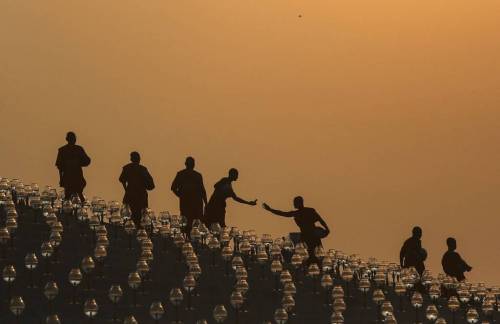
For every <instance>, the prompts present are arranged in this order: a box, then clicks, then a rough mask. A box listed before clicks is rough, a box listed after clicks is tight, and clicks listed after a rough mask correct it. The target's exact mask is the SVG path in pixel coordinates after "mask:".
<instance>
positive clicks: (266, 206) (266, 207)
mask: <svg viewBox="0 0 500 324" xmlns="http://www.w3.org/2000/svg"><path fill="white" fill-rule="evenodd" d="M262 208H264V209H265V210H270V209H271V207H269V205H268V204H266V203H263V204H262Z"/></svg>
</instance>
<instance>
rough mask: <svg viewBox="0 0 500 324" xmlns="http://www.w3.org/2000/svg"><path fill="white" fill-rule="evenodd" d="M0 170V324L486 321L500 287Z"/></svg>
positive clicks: (492, 313) (493, 312)
mask: <svg viewBox="0 0 500 324" xmlns="http://www.w3.org/2000/svg"><path fill="white" fill-rule="evenodd" d="M185 222H186V220H185V219H184V218H183V217H182V216H179V215H175V214H174V213H169V212H167V211H162V212H158V213H156V212H155V211H153V210H149V209H148V210H145V211H144V214H143V217H142V220H141V228H136V227H135V225H134V223H133V222H132V220H131V219H130V209H129V208H128V207H127V206H124V205H122V204H121V203H119V202H116V201H106V200H104V199H101V198H97V197H96V198H93V199H91V200H90V199H89V200H87V201H86V202H84V203H82V202H81V201H79V199H78V198H76V199H72V200H65V199H64V197H63V195H62V193H61V192H58V191H57V190H56V189H54V188H51V187H48V186H47V187H42V188H39V187H38V185H37V184H29V185H28V184H23V183H22V181H20V180H17V179H7V178H0V244H1V246H0V249H1V250H0V266H1V269H2V280H1V284H0V307H2V311H1V312H0V323H71V322H73V323H86V322H89V323H90V322H95V323H111V322H116V323H197V324H203V323H252V324H253V323H279V324H284V323H297V324H298V323H334V324H335V323H374V322H379V323H424V322H425V323H437V324H443V323H494V322H496V318H498V311H499V295H500V290H499V289H498V288H496V287H487V286H485V285H484V284H473V283H468V282H462V283H458V282H456V281H455V280H453V279H452V278H450V277H446V276H444V275H436V276H435V275H433V274H432V273H430V272H428V271H426V272H424V274H423V275H422V276H419V275H418V273H417V272H416V270H415V269H413V268H410V269H401V268H400V267H399V265H397V264H395V263H390V262H384V261H379V260H376V259H374V258H366V259H365V258H362V257H360V256H358V255H350V254H347V253H344V252H342V251H338V250H335V249H332V248H329V247H324V248H317V249H316V251H315V255H316V257H317V258H318V260H319V262H318V263H312V262H309V261H310V260H309V259H310V256H309V255H308V252H307V249H306V248H305V246H304V245H303V244H302V243H299V242H294V241H293V240H292V239H291V238H290V237H289V236H288V235H286V236H285V237H277V238H274V237H271V236H270V235H267V234H259V233H255V232H254V231H252V230H245V229H238V228H236V227H225V228H221V227H220V226H216V225H215V226H212V227H211V228H207V227H206V226H205V225H204V224H203V223H201V222H199V221H196V222H195V223H194V224H193V228H192V230H191V232H190V235H185V234H184V233H183V232H184V231H183V229H184V226H185Z"/></svg>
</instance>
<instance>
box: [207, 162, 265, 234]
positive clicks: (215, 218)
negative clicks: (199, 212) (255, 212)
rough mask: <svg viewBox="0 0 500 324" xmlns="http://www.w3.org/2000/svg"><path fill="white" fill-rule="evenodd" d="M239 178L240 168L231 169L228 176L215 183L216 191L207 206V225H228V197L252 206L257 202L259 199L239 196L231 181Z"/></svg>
mask: <svg viewBox="0 0 500 324" xmlns="http://www.w3.org/2000/svg"><path fill="white" fill-rule="evenodd" d="M236 180H238V170H236V169H230V170H229V175H228V177H227V178H222V179H220V180H219V182H217V183H216V184H215V185H214V188H215V189H214V192H213V194H212V196H211V197H210V200H209V201H208V204H207V205H206V207H205V216H204V222H205V224H206V225H207V226H210V225H211V224H213V223H219V224H220V226H222V227H225V226H226V199H227V198H233V200H235V201H237V202H239V203H241V204H247V205H250V206H255V205H256V204H257V199H255V200H252V201H248V200H245V199H242V198H240V197H238V196H237V195H236V194H235V193H234V191H233V187H232V185H231V183H232V182H233V181H236Z"/></svg>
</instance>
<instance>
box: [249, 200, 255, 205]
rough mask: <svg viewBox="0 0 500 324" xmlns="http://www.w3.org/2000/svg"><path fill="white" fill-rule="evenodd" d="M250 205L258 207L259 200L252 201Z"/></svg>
mask: <svg viewBox="0 0 500 324" xmlns="http://www.w3.org/2000/svg"><path fill="white" fill-rule="evenodd" d="M249 205H250V206H255V205H257V199H255V200H252V201H250V203H249Z"/></svg>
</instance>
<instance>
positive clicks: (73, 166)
mask: <svg viewBox="0 0 500 324" xmlns="http://www.w3.org/2000/svg"><path fill="white" fill-rule="evenodd" d="M66 141H67V142H68V144H66V145H64V146H62V147H60V148H59V151H58V152H57V159H56V167H57V169H58V170H59V186H61V187H63V188H64V199H66V200H69V199H71V198H72V197H73V196H75V195H78V197H80V200H81V201H82V202H84V201H85V197H84V196H83V189H84V188H85V186H86V185H87V182H86V181H85V178H84V177H83V170H82V167H86V166H88V165H89V164H90V158H89V156H88V155H87V153H85V150H84V149H83V147H81V146H80V145H76V135H75V133H73V132H68V133H67V134H66Z"/></svg>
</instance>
